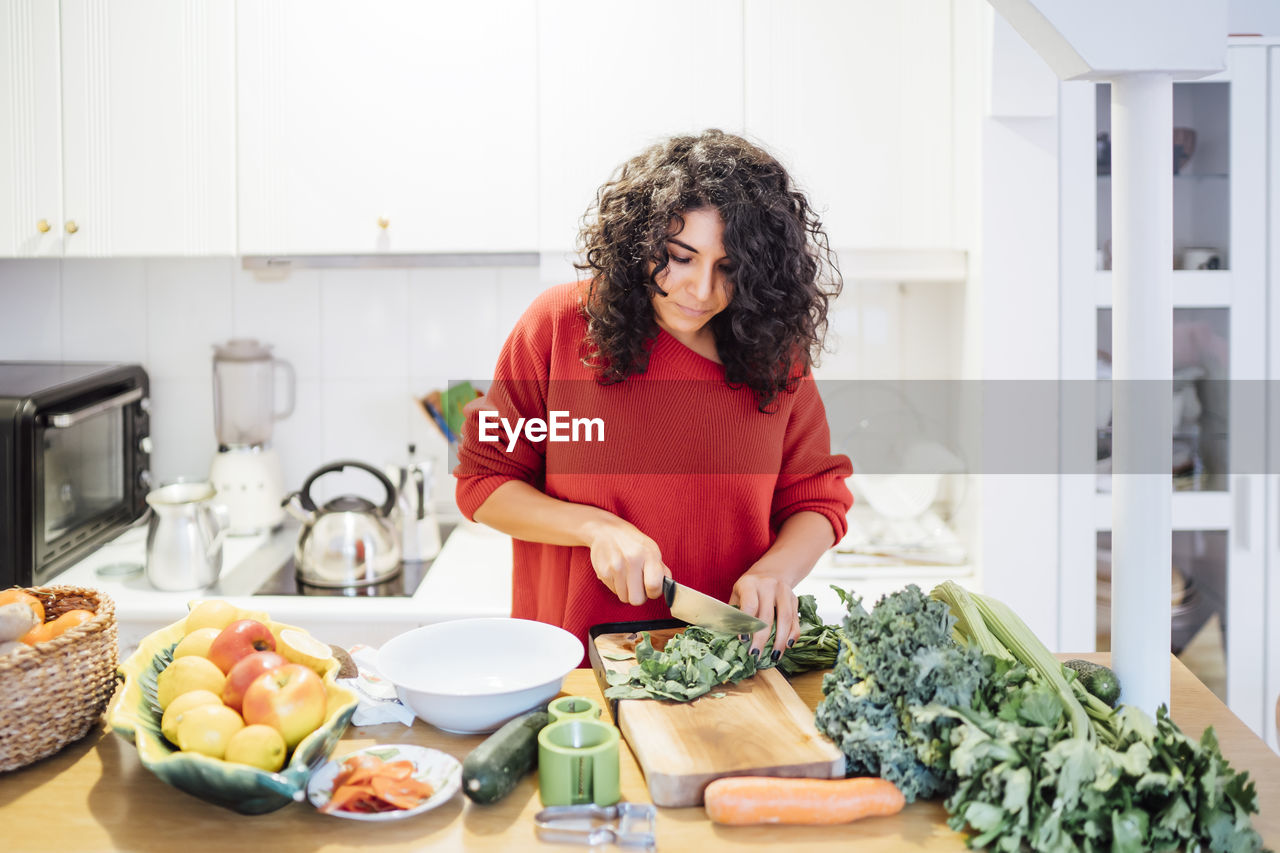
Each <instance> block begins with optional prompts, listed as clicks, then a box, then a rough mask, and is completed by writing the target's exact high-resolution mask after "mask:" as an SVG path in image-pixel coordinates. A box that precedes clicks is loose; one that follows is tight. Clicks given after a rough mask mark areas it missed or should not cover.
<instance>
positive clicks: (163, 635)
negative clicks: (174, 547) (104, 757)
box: [107, 618, 356, 814]
mask: <svg viewBox="0 0 1280 853" xmlns="http://www.w3.org/2000/svg"><path fill="white" fill-rule="evenodd" d="M184 623H185V618H184V619H181V620H179V621H177V622H174V623H173V624H172V625H169V626H168V627H165V628H161V629H160V630H159V631H156V632H155V633H153V634H149V635H148V636H147V637H146V638H145V639H144V640H143V641H142V644H141V645H139V646H138V650H137V651H136V652H134V653H133V654H132V655H130V656H129V659H128V660H126V661H125V662H124V663H122V664H121V665H120V668H119V669H118V670H117V673H118V674H119V675H120V677H122V678H123V679H124V684H123V685H122V686H121V687H120V688H119V689H117V690H116V693H115V696H114V697H113V698H112V700H111V706H110V708H109V709H108V711H107V723H108V724H109V725H110V726H111V728H112V730H113V731H114V732H115V733H116V734H118V735H120V736H121V737H123V738H125V739H126V740H130V741H133V742H134V743H136V744H137V747H138V757H139V758H140V759H141V761H142V764H143V766H144V767H146V768H147V769H148V770H150V771H151V772H152V773H154V774H156V775H157V776H159V777H160V778H161V779H163V780H164V781H166V782H168V783H169V784H170V785H173V786H174V787H175V788H181V789H182V790H184V791H186V792H187V793H188V794H193V795H195V796H197V797H199V798H201V799H202V800H208V801H209V802H211V803H216V804H217V805H220V806H224V807H225V808H229V809H233V810H235V811H238V812H241V813H243V814H264V813H266V812H270V811H275V810H276V809H278V808H280V807H281V806H285V805H288V804H289V803H291V802H295V801H296V802H302V801H303V800H304V799H305V798H306V788H307V779H308V777H310V776H311V772H312V770H314V769H315V768H317V767H319V766H320V765H322V764H324V762H325V761H326V760H327V759H328V757H329V755H330V753H332V752H333V749H334V747H335V746H337V745H338V739H339V738H341V737H342V733H343V732H344V731H346V728H347V724H348V723H349V722H351V715H352V714H353V713H355V710H356V696H355V694H354V693H352V692H351V691H350V690H347V689H346V688H344V687H339V686H338V684H337V683H336V682H335V678H336V676H337V672H338V662H337V660H331V661H329V665H328V667H327V668H326V670H325V672H324V683H325V690H326V692H327V693H328V698H329V706H328V714H327V716H326V717H325V721H324V723H322V724H321V725H320V728H318V729H316V730H315V731H314V732H312V733H311V734H309V735H307V736H306V737H305V738H303V740H302V742H301V743H299V744H298V746H297V748H295V749H294V751H293V754H292V755H291V756H290V757H289V763H288V764H286V765H285V766H284V767H283V768H281V769H280V771H279V772H276V773H269V772H267V771H265V770H259V769H258V768H256V767H250V766H248V765H247V764H235V763H233V762H229V761H220V760H218V759H216V758H210V757H208V756H207V755H200V754H199V753H193V752H180V751H179V750H178V749H177V748H176V747H175V746H174V745H173V744H171V743H169V741H168V740H166V739H165V737H164V735H162V734H161V733H160V716H161V712H160V704H159V702H157V701H156V677H157V676H158V675H159V674H160V672H161V671H162V670H163V669H164V668H165V667H166V666H168V665H169V663H170V662H171V661H172V660H173V648H174V646H176V645H177V644H178V641H179V640H181V639H182V636H183V625H184ZM291 627H293V626H291V625H284V624H281V623H279V622H273V623H271V629H272V631H273V633H275V634H276V635H277V636H278V635H279V632H280V631H281V630H283V629H285V628H291Z"/></svg>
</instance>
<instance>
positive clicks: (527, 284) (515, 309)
mask: <svg viewBox="0 0 1280 853" xmlns="http://www.w3.org/2000/svg"><path fill="white" fill-rule="evenodd" d="M572 280H573V279H571V278H566V279H565V281H572ZM557 284H563V282H559V281H552V282H546V283H544V282H543V281H542V280H541V279H540V278H539V277H538V270H537V269H536V268H535V267H503V268H502V269H500V270H498V335H499V336H500V338H499V340H504V341H505V340H506V339H507V335H509V334H510V333H511V329H512V328H513V327H514V326H515V324H516V321H517V320H519V319H520V315H521V314H523V313H524V312H525V309H526V308H528V307H529V305H530V303H532V302H533V300H534V298H536V297H537V295H538V294H539V293H541V292H542V291H544V290H546V289H547V288H548V287H551V286H554V285H557ZM495 355H496V353H495Z"/></svg>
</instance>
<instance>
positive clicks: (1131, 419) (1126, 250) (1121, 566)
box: [1111, 73, 1173, 713]
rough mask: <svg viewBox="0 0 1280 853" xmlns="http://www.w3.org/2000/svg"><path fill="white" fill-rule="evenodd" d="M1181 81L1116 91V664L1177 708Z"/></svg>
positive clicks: (1140, 696)
mask: <svg viewBox="0 0 1280 853" xmlns="http://www.w3.org/2000/svg"><path fill="white" fill-rule="evenodd" d="M1172 128H1173V78H1172V77H1171V76H1170V75H1168V74H1162V73H1141V74H1130V75H1124V76H1121V77H1119V78H1117V79H1115V80H1113V81H1112V83H1111V192H1112V198H1111V206H1112V270H1113V273H1112V288H1113V293H1112V297H1113V305H1114V310H1113V312H1112V336H1113V349H1114V353H1113V368H1114V371H1113V375H1114V380H1115V382H1114V385H1113V392H1112V393H1113V403H1114V408H1113V413H1114V414H1113V420H1112V429H1113V445H1112V454H1113V455H1112V459H1113V462H1114V470H1115V472H1116V476H1115V477H1114V478H1113V481H1112V483H1113V492H1114V496H1113V503H1112V538H1111V551H1112V557H1111V559H1112V566H1111V607H1112V610H1111V658H1112V664H1113V667H1114V669H1115V672H1116V675H1117V676H1118V677H1119V679H1120V684H1121V687H1122V689H1123V695H1122V696H1121V701H1123V702H1125V703H1128V704H1131V705H1136V706H1138V707H1139V708H1142V709H1143V710H1145V711H1147V712H1148V713H1154V712H1155V710H1156V708H1157V706H1159V705H1161V704H1166V705H1167V704H1168V702H1169V637H1170V627H1171V625H1170V613H1169V598H1170V594H1171V586H1172V584H1171V581H1170V562H1171V559H1172V555H1171V549H1172V542H1171V539H1172V532H1171V531H1172V527H1171V524H1172V521H1171V517H1170V513H1171V505H1172V498H1173V482H1172V474H1171V469H1172V467H1173V451H1172V439H1173V399H1172V396H1173V395H1172V379H1173V298H1172V284H1173V273H1172V269H1173V139H1172V134H1173V130H1172Z"/></svg>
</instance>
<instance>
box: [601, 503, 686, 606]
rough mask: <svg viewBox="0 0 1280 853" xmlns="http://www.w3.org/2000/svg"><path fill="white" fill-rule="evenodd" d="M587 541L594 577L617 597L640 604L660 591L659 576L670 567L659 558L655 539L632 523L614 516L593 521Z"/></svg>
mask: <svg viewBox="0 0 1280 853" xmlns="http://www.w3.org/2000/svg"><path fill="white" fill-rule="evenodd" d="M590 543H591V566H592V568H594V569H595V571H596V577H598V578H600V582H601V583H603V584H604V585H605V586H607V587H609V589H610V591H612V592H613V594H614V595H616V596H618V599H619V600H620V601H625V602H627V603H628V604H631V605H633V606H639V605H641V604H644V602H645V599H647V598H657V597H658V596H660V595H662V579H663V578H664V577H666V576H668V575H670V574H671V570H670V569H668V568H667V567H666V564H664V563H663V562H662V552H661V550H660V549H659V548H658V543H657V542H654V541H653V540H652V539H650V538H649V537H648V536H645V535H644V534H643V533H641V532H640V530H639V528H637V527H636V526H635V525H634V524H631V523H630V522H628V521H624V520H622V519H621V518H618V517H617V516H611V517H610V519H609V520H607V521H600V522H597V523H593V524H592V525H591V528H590Z"/></svg>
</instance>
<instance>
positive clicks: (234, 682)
mask: <svg viewBox="0 0 1280 853" xmlns="http://www.w3.org/2000/svg"><path fill="white" fill-rule="evenodd" d="M287 663H288V661H287V660H285V659H284V658H283V657H281V656H280V655H278V654H276V653H275V652H254V653H253V654H251V655H248V656H246V657H242V658H240V660H238V661H236V665H235V666H233V667H231V671H230V672H228V673H227V680H226V681H225V682H223V685H222V704H223V705H226V706H227V707H228V708H232V709H234V710H235V712H236V713H237V714H238V713H240V711H241V709H242V707H243V705H244V692H245V691H246V690H248V689H249V685H250V684H252V683H253V682H254V680H255V679H256V678H257V677H258V676H259V675H264V674H265V673H268V672H270V671H271V670H273V669H278V668H280V667H282V666H284V665H285V664H287Z"/></svg>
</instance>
